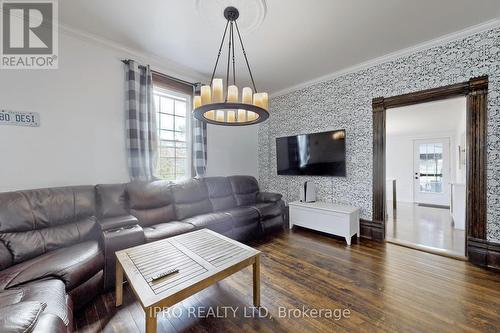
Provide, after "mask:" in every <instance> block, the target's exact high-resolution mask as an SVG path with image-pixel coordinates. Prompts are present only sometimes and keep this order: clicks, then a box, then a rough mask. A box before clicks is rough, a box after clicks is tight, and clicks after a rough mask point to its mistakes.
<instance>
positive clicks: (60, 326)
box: [33, 311, 68, 333]
mask: <svg viewBox="0 0 500 333" xmlns="http://www.w3.org/2000/svg"><path fill="white" fill-rule="evenodd" d="M48 332H50V333H67V332H68V328H67V327H66V325H65V324H64V323H63V321H62V320H61V318H59V317H58V316H54V315H53V314H50V313H45V311H44V312H43V313H42V314H41V316H40V317H39V318H38V322H37V323H36V326H35V328H34V330H33V333H48Z"/></svg>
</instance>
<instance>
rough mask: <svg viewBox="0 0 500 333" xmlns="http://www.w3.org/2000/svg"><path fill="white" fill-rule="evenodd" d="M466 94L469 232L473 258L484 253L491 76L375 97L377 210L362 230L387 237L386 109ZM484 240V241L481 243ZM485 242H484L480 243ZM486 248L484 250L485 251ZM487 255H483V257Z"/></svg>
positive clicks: (368, 233) (375, 189)
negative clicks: (488, 112) (487, 136)
mask: <svg viewBox="0 0 500 333" xmlns="http://www.w3.org/2000/svg"><path fill="white" fill-rule="evenodd" d="M459 96H465V97H466V98H467V138H466V140H467V144H466V145H467V166H466V168H467V195H466V197H467V204H466V233H467V240H468V242H467V254H468V257H469V260H471V261H474V260H475V257H476V256H478V255H481V254H478V253H477V252H478V251H479V252H481V251H480V250H478V249H480V248H484V247H485V246H484V243H487V242H486V117H487V107H488V100H487V99H488V77H487V76H483V77H478V78H473V79H471V80H469V81H467V82H463V83H458V84H453V85H449V86H445V87H440V88H435V89H429V90H424V91H419V92H414V93H409V94H404V95H399V96H393V97H379V98H375V99H373V102H372V106H373V214H372V221H361V234H362V236H365V237H367V238H371V239H375V240H384V238H385V217H386V199H385V191H386V189H385V178H386V175H385V157H386V156H385V142H386V110H387V109H389V108H396V107H401V106H408V105H413V104H419V103H424V102H431V101H437V100H443V99H448V98H454V97H459ZM481 244H483V245H481ZM480 245H481V246H480ZM483 252H484V251H483ZM483 259H484V258H481V260H483Z"/></svg>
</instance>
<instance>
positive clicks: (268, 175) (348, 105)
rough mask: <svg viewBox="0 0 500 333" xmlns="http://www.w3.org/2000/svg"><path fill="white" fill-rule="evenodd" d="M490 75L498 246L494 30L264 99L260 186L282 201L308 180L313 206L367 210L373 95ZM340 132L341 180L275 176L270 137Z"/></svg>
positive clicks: (497, 33) (491, 198)
mask: <svg viewBox="0 0 500 333" xmlns="http://www.w3.org/2000/svg"><path fill="white" fill-rule="evenodd" d="M481 75H489V80H490V84H489V95H488V104H489V105H488V129H487V130H488V157H487V164H488V165H487V185H488V190H487V191H488V192H487V200H488V228H487V232H488V236H487V237H488V240H492V241H498V242H500V28H497V29H493V30H489V31H486V32H482V33H478V34H476V35H472V36H469V37H467V38H464V39H462V40H459V41H453V42H449V43H446V44H443V45H440V46H436V47H433V48H431V49H428V50H423V51H419V52H415V53H413V54H411V55H408V56H404V57H401V58H398V59H396V60H393V61H388V62H385V63H382V64H379V65H375V66H373V67H370V68H368V69H363V70H360V71H358V72H355V73H349V74H346V75H342V76H340V77H337V78H334V79H332V80H330V81H327V82H321V83H317V84H314V85H311V86H309V87H306V88H303V89H301V90H297V91H294V92H291V93H288V94H286V95H282V96H277V97H275V98H272V99H271V107H270V113H271V117H270V119H269V120H268V121H267V122H265V123H263V124H261V125H260V128H259V181H260V183H261V187H262V188H263V189H265V190H268V191H276V192H280V193H282V194H283V195H284V198H285V199H286V200H287V201H293V200H298V196H299V186H300V184H301V183H303V182H304V181H305V180H312V181H314V182H315V183H316V185H317V187H318V197H319V199H320V200H323V201H328V202H336V203H346V204H351V205H355V206H359V207H361V208H362V212H361V216H362V217H363V218H366V219H371V210H372V108H371V101H372V99H373V98H374V97H379V96H384V97H389V96H395V95H400V94H404V93H409V92H414V91H419V90H423V89H429V88H435V87H439V86H444V85H449V84H453V83H458V82H463V81H467V80H469V79H470V78H472V77H477V76H481ZM341 128H345V129H346V144H347V177H346V178H336V177H302V176H301V177H296V176H277V173H276V146H275V138H276V137H280V136H288V135H295V134H300V133H308V132H320V131H327V130H333V129H341Z"/></svg>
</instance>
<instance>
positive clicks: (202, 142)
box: [193, 84, 207, 177]
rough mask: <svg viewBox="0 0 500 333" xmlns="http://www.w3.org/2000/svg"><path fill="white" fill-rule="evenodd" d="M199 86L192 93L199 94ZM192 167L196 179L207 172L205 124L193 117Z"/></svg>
mask: <svg viewBox="0 0 500 333" xmlns="http://www.w3.org/2000/svg"><path fill="white" fill-rule="evenodd" d="M200 87H201V84H196V85H195V87H194V93H196V94H197V93H199V90H200ZM193 166H194V170H195V172H196V177H204V176H205V173H206V171H207V123H205V122H202V121H199V120H198V119H195V118H194V117H193Z"/></svg>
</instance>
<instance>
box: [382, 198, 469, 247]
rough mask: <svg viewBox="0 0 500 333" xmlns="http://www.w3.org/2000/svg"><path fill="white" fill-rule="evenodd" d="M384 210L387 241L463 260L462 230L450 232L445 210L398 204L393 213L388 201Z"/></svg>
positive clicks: (450, 220) (463, 233)
mask: <svg viewBox="0 0 500 333" xmlns="http://www.w3.org/2000/svg"><path fill="white" fill-rule="evenodd" d="M387 207H388V209H387V214H388V218H387V225H386V238H387V239H389V240H395V241H400V242H402V243H404V244H413V245H417V246H422V247H423V248H429V249H436V250H438V251H440V250H442V252H443V253H445V254H450V255H456V256H465V230H459V229H456V228H454V226H453V218H452V216H451V214H450V211H449V209H443V208H435V207H424V206H419V205H417V204H414V203H407V202H398V204H397V209H396V211H395V212H394V211H393V209H392V201H389V202H388V203H387Z"/></svg>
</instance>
